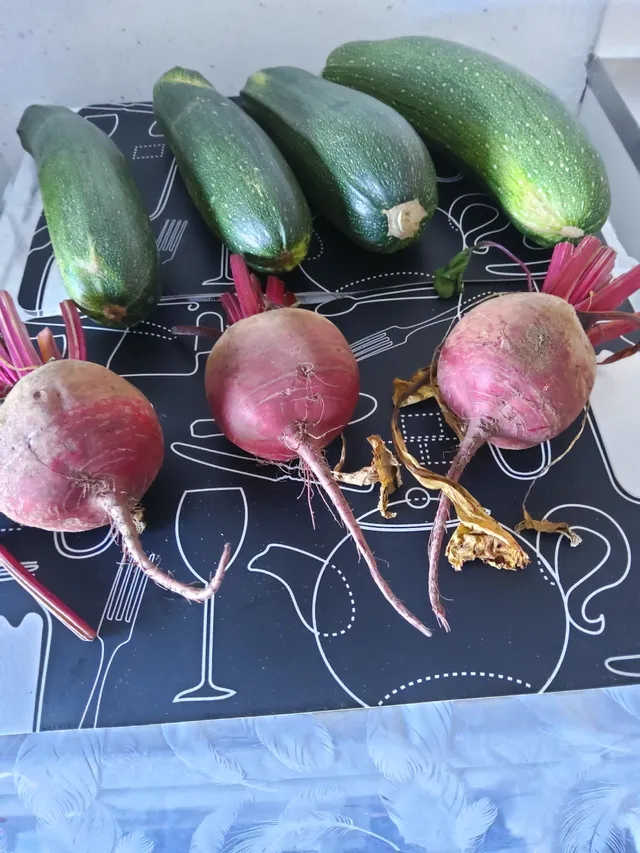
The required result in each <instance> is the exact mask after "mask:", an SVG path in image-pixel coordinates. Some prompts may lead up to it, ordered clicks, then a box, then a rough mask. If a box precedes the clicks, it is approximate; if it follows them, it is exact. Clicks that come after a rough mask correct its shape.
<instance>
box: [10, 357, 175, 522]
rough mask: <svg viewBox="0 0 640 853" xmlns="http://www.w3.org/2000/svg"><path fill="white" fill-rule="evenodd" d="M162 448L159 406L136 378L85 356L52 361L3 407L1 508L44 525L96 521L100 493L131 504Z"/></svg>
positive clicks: (103, 518)
mask: <svg viewBox="0 0 640 853" xmlns="http://www.w3.org/2000/svg"><path fill="white" fill-rule="evenodd" d="M163 453H164V445H163V439H162V431H161V429H160V424H159V423H158V418H157V416H156V413H155V412H154V410H153V407H152V406H151V404H150V403H149V401H148V400H147V399H146V397H145V396H144V395H143V394H142V393H141V392H140V391H138V390H137V389H136V388H134V387H133V385H131V384H130V383H129V382H127V381H126V380H125V379H122V378H121V377H120V376H117V375H116V374H115V373H113V372H112V371H110V370H107V369H106V368H105V367H101V366H100V365H98V364H93V363H91V362H88V361H73V360H60V361H51V362H49V363H48V364H45V365H44V366H42V367H40V368H38V369H37V370H34V371H33V372H32V373H30V374H28V375H26V376H24V377H23V378H22V379H21V380H20V381H19V382H18V383H17V384H16V385H15V387H14V388H13V389H12V390H11V391H10V392H9V394H8V395H7V397H6V398H5V400H4V402H3V404H2V406H1V407H0V482H2V489H1V490H0V512H2V513H4V514H5V515H7V516H8V517H9V518H11V519H13V521H15V522H17V523H18V524H23V525H25V526H27V527H39V528H41V529H44V530H57V531H65V532H68V531H79V530H92V529H93V528H95V527H101V526H102V525H105V524H109V523H110V521H111V518H110V515H109V513H108V512H107V510H106V509H105V494H111V493H115V494H116V495H123V496H125V499H126V501H127V503H129V505H130V506H131V507H133V505H135V504H136V503H137V502H138V501H139V500H140V498H141V497H142V496H143V495H144V493H145V492H146V491H147V489H148V488H149V486H150V485H151V483H152V482H153V480H154V479H155V477H156V475H157V473H158V471H159V470H160V466H161V465H162V459H163Z"/></svg>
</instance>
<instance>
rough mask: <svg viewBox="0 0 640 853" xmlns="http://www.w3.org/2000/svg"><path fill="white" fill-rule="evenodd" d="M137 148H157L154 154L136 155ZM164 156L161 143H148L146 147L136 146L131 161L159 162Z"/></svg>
mask: <svg viewBox="0 0 640 853" xmlns="http://www.w3.org/2000/svg"><path fill="white" fill-rule="evenodd" d="M139 148H156V149H157V148H159V149H160V151H159V152H156V153H155V154H138V149H139ZM163 156H164V144H163V143H162V142H150V143H149V144H148V145H136V146H134V149H133V157H132V158H131V159H132V160H159V159H160V158H161V157H163Z"/></svg>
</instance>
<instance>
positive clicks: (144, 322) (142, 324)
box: [140, 320, 171, 333]
mask: <svg viewBox="0 0 640 853" xmlns="http://www.w3.org/2000/svg"><path fill="white" fill-rule="evenodd" d="M140 325H141V326H144V325H146V326H155V328H156V329H162V331H163V332H169V333H170V332H171V329H170V328H169V327H168V326H163V325H162V323H152V322H151V320H142V321H141V323H140Z"/></svg>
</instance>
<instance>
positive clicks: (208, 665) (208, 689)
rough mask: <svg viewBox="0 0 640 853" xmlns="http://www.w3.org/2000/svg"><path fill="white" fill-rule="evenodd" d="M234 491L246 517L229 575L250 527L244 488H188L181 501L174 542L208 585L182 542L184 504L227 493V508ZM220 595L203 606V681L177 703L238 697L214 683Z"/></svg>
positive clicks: (184, 692) (176, 699) (193, 571)
mask: <svg viewBox="0 0 640 853" xmlns="http://www.w3.org/2000/svg"><path fill="white" fill-rule="evenodd" d="M231 492H233V493H235V494H236V495H237V496H238V497H240V500H241V512H242V515H243V518H242V524H241V533H240V538H239V541H238V543H237V545H236V546H235V550H234V552H233V554H232V555H231V559H230V561H229V565H228V566H227V572H228V571H229V569H230V568H231V567H232V565H233V563H234V562H235V560H236V557H237V556H238V554H239V553H240V551H241V550H242V546H243V544H244V540H245V537H246V535H247V528H248V525H249V506H248V504H247V497H246V494H245V491H244V489H243V488H242V487H241V486H229V487H226V486H221V487H220V488H205V489H188V490H186V491H185V492H183V493H182V497H181V498H180V502H179V504H178V509H177V511H176V517H175V525H174V531H175V539H176V544H177V546H178V551H179V552H180V556H181V557H182V559H183V561H184V564H185V565H186V567H187V568H188V569H189V571H190V572H191V574H192V575H194V577H195V578H196V579H197V580H199V581H201V582H202V583H206V582H207V580H208V578H203V577H202V575H201V574H200V573H199V572H198V571H197V570H196V569H195V568H194V566H193V565H192V563H191V561H190V560H189V557H188V556H187V554H186V552H185V549H184V546H183V542H182V536H181V532H180V522H181V516H182V513H183V510H184V507H185V502H187V501H188V500H189V498H190V497H191V496H193V495H206V496H207V497H213V496H216V497H217V496H221V495H223V493H224V497H225V504H226V506H227V509H228V507H229V505H230V500H229V493H231ZM227 582H228V581H227ZM218 595H219V594H218ZM218 595H214V596H213V598H210V599H208V600H207V601H205V602H204V604H203V614H202V655H201V659H200V679H199V681H198V683H197V684H195V685H194V686H193V687H188V688H186V689H185V690H181V691H180V692H179V693H176V695H175V696H174V697H173V701H174V703H177V702H215V701H219V700H221V699H229V698H230V697H231V696H235V694H236V692H237V691H235V690H233V689H232V688H229V687H220V686H219V685H217V684H216V683H215V678H214V650H215V646H214V636H215V607H216V598H218Z"/></svg>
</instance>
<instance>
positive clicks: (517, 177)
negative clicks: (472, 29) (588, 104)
mask: <svg viewBox="0 0 640 853" xmlns="http://www.w3.org/2000/svg"><path fill="white" fill-rule="evenodd" d="M322 73H323V76H324V77H325V78H326V79H327V80H332V81H334V82H336V83H342V84H344V85H346V86H352V87H353V88H354V89H357V90H359V91H361V92H367V93H368V94H370V95H373V96H374V97H376V98H379V99H380V100H381V101H384V102H385V103H387V104H389V105H390V106H392V107H394V109H396V110H398V112H400V113H401V114H402V115H403V116H405V118H407V119H408V120H409V121H410V122H411V123H412V124H413V126H414V127H415V128H416V129H417V130H418V131H419V133H421V134H422V135H423V136H424V138H425V139H426V141H427V144H433V145H434V148H440V149H442V150H443V151H444V152H445V153H448V154H449V155H451V156H452V157H453V158H454V159H455V160H456V161H457V162H458V163H459V164H460V165H461V166H462V167H463V168H464V169H466V170H468V171H471V172H472V173H475V175H476V177H478V178H480V179H481V181H482V182H483V183H484V184H485V185H486V186H487V187H488V188H489V190H490V191H491V192H493V194H494V195H495V196H496V197H497V199H498V200H499V202H500V203H501V205H502V207H503V208H504V210H505V212H506V213H507V216H508V217H509V218H510V219H511V220H512V222H513V223H514V225H515V226H516V227H517V228H519V229H520V231H522V232H523V233H524V234H526V235H527V236H528V237H530V238H531V239H532V240H534V241H535V242H536V243H538V244H540V245H542V246H552V245H555V244H556V243H559V242H561V241H563V240H567V239H569V240H573V239H578V238H580V237H582V236H583V235H584V234H590V233H593V232H595V231H598V229H599V228H600V227H601V226H602V224H603V223H604V221H605V220H606V218H607V214H608V212H609V204H610V192H609V184H608V182H607V176H606V173H605V169H604V165H603V163H602V160H601V158H600V156H599V154H598V153H597V151H596V150H595V149H594V148H593V146H592V145H591V144H590V142H589V141H588V139H587V138H586V136H585V134H584V132H583V131H582V129H581V128H580V126H579V125H578V123H577V121H576V120H575V119H574V118H573V117H572V116H571V115H570V113H569V112H568V111H567V110H566V109H565V107H564V106H563V104H562V103H561V102H560V101H559V100H558V99H557V98H556V97H555V96H554V95H552V94H551V92H549V90H548V89H546V88H545V87H544V86H542V85H541V84H540V83H538V82H537V81H536V80H534V79H533V78H532V77H529V76H528V75H527V74H523V73H522V72H521V71H518V70H517V69H516V68H513V67H512V66H510V65H507V64H506V63H504V62H502V61H500V60H499V59H495V58H494V57H492V56H489V55H488V54H486V53H482V52H481V51H478V50H473V49H472V48H469V47H464V46H463V45H460V44H455V43H453V42H449V41H444V40H442V39H437V38H431V37H430V36H407V37H404V38H394V39H388V40H384V41H360V42H350V43H348V44H344V45H342V46H341V47H338V48H337V49H336V50H334V51H333V53H331V55H330V56H329V58H328V59H327V64H326V67H325V69H324V71H323V72H322Z"/></svg>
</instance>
